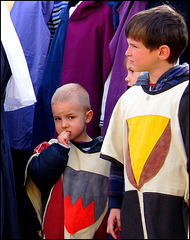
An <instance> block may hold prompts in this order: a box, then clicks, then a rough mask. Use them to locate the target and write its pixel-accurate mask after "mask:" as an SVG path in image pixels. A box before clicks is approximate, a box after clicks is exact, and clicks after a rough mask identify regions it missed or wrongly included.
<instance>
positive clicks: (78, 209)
mask: <svg viewBox="0 0 190 240" xmlns="http://www.w3.org/2000/svg"><path fill="white" fill-rule="evenodd" d="M64 205H65V227H66V229H67V231H68V232H69V233H70V234H74V233H76V232H78V231H79V230H81V229H83V228H86V227H89V226H91V225H92V224H94V223H95V220H94V201H92V202H91V203H90V204H89V205H88V206H87V207H86V208H83V203H82V197H81V196H80V197H79V199H78V200H77V202H76V203H75V205H74V206H72V203H71V199H70V196H69V195H67V196H66V198H65V199H64Z"/></svg>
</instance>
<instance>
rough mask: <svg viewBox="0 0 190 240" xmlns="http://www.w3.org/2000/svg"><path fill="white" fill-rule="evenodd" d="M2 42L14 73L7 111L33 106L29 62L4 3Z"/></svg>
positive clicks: (5, 104) (34, 100) (6, 103)
mask: <svg viewBox="0 0 190 240" xmlns="http://www.w3.org/2000/svg"><path fill="white" fill-rule="evenodd" d="M1 41H2V44H3V47H4V49H5V52H6V55H7V59H8V61H9V65H10V68H11V72H12V76H11V78H10V80H9V82H8V84H7V89H6V97H5V103H4V108H5V111H12V110H16V109H19V108H22V107H26V106H29V105H33V104H34V103H35V102H36V96H35V93H34V88H33V85H32V81H31V78H30V74H29V70H28V66H27V62H26V59H25V56H24V52H23V49H22V46H21V44H20V40H19V38H18V35H17V33H16V31H15V28H14V25H13V23H12V20H11V17H10V13H9V10H8V8H7V5H6V3H5V2H4V1H1Z"/></svg>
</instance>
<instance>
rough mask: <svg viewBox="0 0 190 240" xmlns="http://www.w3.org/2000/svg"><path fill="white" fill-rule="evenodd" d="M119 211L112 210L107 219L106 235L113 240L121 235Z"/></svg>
mask: <svg viewBox="0 0 190 240" xmlns="http://www.w3.org/2000/svg"><path fill="white" fill-rule="evenodd" d="M120 213H121V209H117V208H112V209H111V211H110V214H109V217H108V224H107V233H110V234H111V235H112V237H113V238H114V239H117V234H119V233H121V220H120Z"/></svg>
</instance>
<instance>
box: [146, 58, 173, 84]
mask: <svg viewBox="0 0 190 240" xmlns="http://www.w3.org/2000/svg"><path fill="white" fill-rule="evenodd" d="M174 66H175V64H174V63H168V62H167V64H163V65H162V66H160V67H159V68H157V69H154V70H153V71H150V72H149V77H150V78H149V82H150V83H152V84H156V83H157V81H158V79H159V78H160V76H162V74H164V73H165V72H167V71H168V70H169V69H170V68H173V67H174Z"/></svg>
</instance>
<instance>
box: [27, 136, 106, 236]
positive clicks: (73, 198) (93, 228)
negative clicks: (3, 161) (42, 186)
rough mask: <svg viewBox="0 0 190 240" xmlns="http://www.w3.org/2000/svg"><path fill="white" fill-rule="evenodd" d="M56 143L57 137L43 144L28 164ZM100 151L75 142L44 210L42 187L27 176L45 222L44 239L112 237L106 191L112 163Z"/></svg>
mask: <svg viewBox="0 0 190 240" xmlns="http://www.w3.org/2000/svg"><path fill="white" fill-rule="evenodd" d="M53 142H57V140H55V139H53V140H50V141H49V143H46V144H42V145H41V146H39V147H38V148H37V149H36V150H37V152H36V153H35V154H34V155H33V156H32V157H31V158H30V160H29V162H28V164H29V163H30V161H31V160H32V158H33V157H34V156H38V155H39V153H40V152H41V150H43V149H44V148H46V147H47V146H49V144H51V143H53ZM40 148H41V149H40ZM99 154H100V153H99V152H96V153H85V152H83V151H81V150H79V149H78V148H77V147H76V146H75V145H74V144H72V143H71V148H70V151H69V160H68V163H67V166H66V168H65V171H64V173H63V174H62V176H61V178H60V179H59V180H58V181H57V183H56V184H55V185H54V187H53V188H52V189H51V192H50V194H49V198H48V201H47V203H46V204H45V209H44V210H43V202H42V194H41V192H40V190H39V189H38V188H37V187H36V186H35V184H34V182H33V181H32V179H31V178H30V176H27V177H26V189H27V194H28V196H29V198H30V200H31V202H32V204H33V206H34V208H35V211H36V213H37V216H38V219H39V221H40V223H41V225H42V233H43V237H44V238H46V239H49V238H50V239H69V238H75V239H85V238H88V239H93V238H96V239H98V238H101V239H102V238H103V239H105V238H108V235H107V234H106V224H107V221H106V219H107V206H108V201H107V195H106V190H107V182H108V177H109V172H110V163H109V162H108V161H105V160H103V159H101V158H99ZM26 171H27V170H26Z"/></svg>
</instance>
